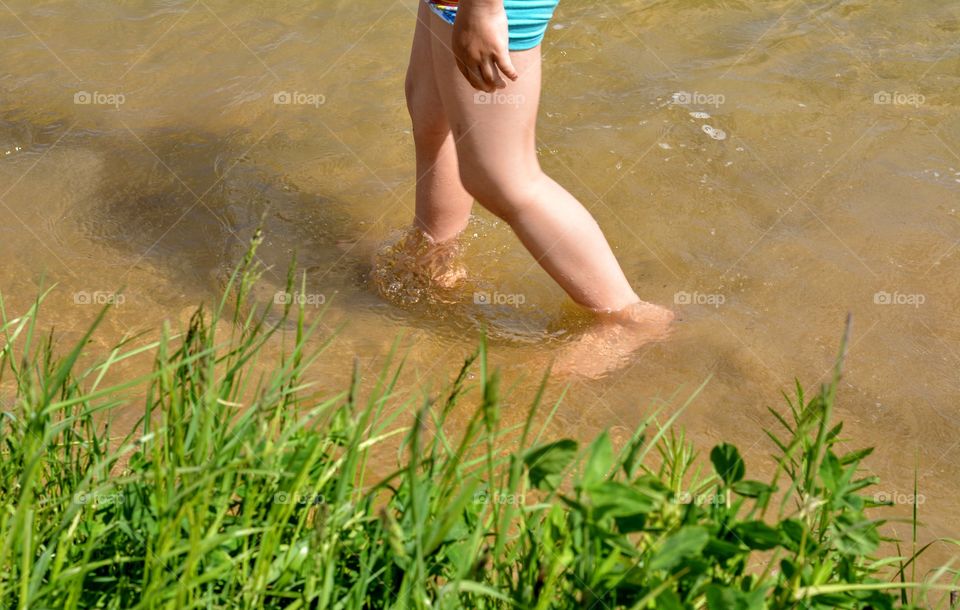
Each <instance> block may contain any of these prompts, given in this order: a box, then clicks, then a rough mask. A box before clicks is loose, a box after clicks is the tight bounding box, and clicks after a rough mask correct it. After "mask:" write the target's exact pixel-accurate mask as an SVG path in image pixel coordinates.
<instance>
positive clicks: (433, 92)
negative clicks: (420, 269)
mask: <svg viewBox="0 0 960 610" xmlns="http://www.w3.org/2000/svg"><path fill="white" fill-rule="evenodd" d="M430 16H431V12H430V9H429V8H427V5H426V3H424V2H420V8H419V10H418V11H417V27H416V30H415V32H414V35H413V48H412V49H411V51H410V65H409V67H408V68H407V80H406V87H405V89H406V96H407V109H408V111H409V112H410V119H411V121H412V122H413V141H414V146H415V148H416V156H417V184H416V212H415V218H414V226H416V227H417V228H418V229H420V230H421V231H423V232H424V233H425V234H426V235H427V236H428V237H429V238H430V239H432V240H433V241H434V242H444V241H447V240H449V239H452V238H454V237H456V236H457V235H458V234H459V233H460V232H461V231H463V229H464V228H465V227H466V226H467V221H468V220H469V219H470V208H471V207H472V206H473V196H472V195H470V194H469V193H468V192H467V191H466V189H464V188H463V185H462V184H461V183H460V172H459V170H458V163H457V150H456V144H455V142H454V139H453V134H452V133H451V131H450V124H449V123H448V122H447V116H446V114H445V113H444V111H443V101H442V100H441V99H440V91H439V90H438V89H437V81H436V78H435V77H434V73H433V55H432V51H431V46H430V45H431V40H430V37H431V36H432V34H431V33H430V25H429V24H430Z"/></svg>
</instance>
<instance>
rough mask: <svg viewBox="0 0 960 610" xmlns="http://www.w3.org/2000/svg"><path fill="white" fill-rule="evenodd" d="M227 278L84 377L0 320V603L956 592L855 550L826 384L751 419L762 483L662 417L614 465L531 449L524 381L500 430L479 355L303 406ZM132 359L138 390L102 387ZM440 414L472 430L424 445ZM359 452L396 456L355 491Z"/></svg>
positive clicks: (391, 373) (481, 601)
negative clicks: (137, 362) (427, 378)
mask: <svg viewBox="0 0 960 610" xmlns="http://www.w3.org/2000/svg"><path fill="white" fill-rule="evenodd" d="M255 246H256V243H255V244H254V248H255ZM252 260H253V250H251V252H250V254H249V255H248V257H247V258H246V259H245V261H244V263H243V265H242V266H241V268H240V269H239V270H238V272H237V273H236V274H235V276H234V278H233V281H232V282H231V285H230V287H229V288H228V290H227V292H226V294H227V295H228V296H225V297H224V298H223V300H222V301H221V302H220V303H219V304H218V305H217V306H216V307H215V308H214V309H213V311H210V312H204V311H203V310H198V312H197V313H196V314H195V315H194V316H193V318H192V319H191V321H190V324H189V327H188V328H187V329H186V330H185V331H184V332H182V333H180V334H176V335H174V334H171V332H170V331H169V330H167V329H163V330H162V331H161V332H160V333H159V338H158V339H157V340H156V341H155V342H152V343H150V344H148V345H141V346H139V347H134V346H133V345H132V344H129V343H127V344H121V345H119V346H117V348H116V349H115V350H113V351H112V352H111V353H110V354H109V355H108V356H107V357H106V358H104V359H102V360H101V361H99V362H97V363H96V364H94V365H92V366H82V365H81V364H79V363H80V362H82V361H84V359H83V358H82V356H83V355H84V350H85V345H86V339H84V340H83V341H81V342H80V343H78V345H77V346H76V347H75V348H73V349H72V350H69V351H66V352H63V350H56V349H54V344H53V341H52V340H51V339H50V335H49V334H44V333H42V332H40V331H39V330H38V317H37V316H38V312H39V308H40V304H41V301H42V299H38V300H37V302H36V304H35V305H34V306H33V307H32V308H31V309H30V310H29V311H27V312H26V313H24V314H23V315H21V316H19V317H17V318H15V319H11V318H9V317H8V315H7V313H6V312H5V311H4V312H3V319H2V335H3V337H4V339H3V343H2V345H3V347H2V351H0V388H15V391H12V399H10V400H7V401H5V403H4V404H3V406H2V410H3V413H2V417H0V443H2V448H0V454H2V455H0V604H2V605H3V607H9V608H154V607H168V608H221V607H250V608H259V607H268V608H366V607H375V608H381V607H383V608H387V607H392V608H458V607H465V608H510V607H515V608H596V609H598V610H602V609H605V608H662V609H672V608H711V609H720V608H723V609H727V608H731V609H737V608H743V609H748V608H749V609H753V608H794V607H797V608H877V609H880V608H891V607H895V606H903V607H928V606H930V605H933V604H935V603H945V602H942V601H941V600H942V599H944V595H945V590H946V589H948V588H950V587H951V585H952V584H955V583H956V579H957V576H956V574H957V573H956V571H954V570H951V569H948V568H944V569H942V570H940V571H939V572H937V573H935V574H932V575H931V576H930V578H929V579H928V580H926V581H925V582H919V583H918V582H908V581H907V576H908V574H912V569H913V567H914V566H915V565H916V564H915V562H914V559H915V557H916V555H917V554H918V553H922V552H923V550H925V549H924V548H921V549H916V548H915V550H914V552H913V554H912V555H911V556H908V557H896V556H886V557H884V556H878V548H880V547H879V545H880V543H881V541H882V540H883V538H882V536H883V534H882V531H883V524H884V522H883V521H882V519H879V520H878V518H877V516H876V515H879V514H882V510H883V509H882V508H880V507H877V508H874V505H875V504H876V503H875V502H873V501H872V500H871V499H870V498H871V496H870V494H869V493H868V492H867V491H866V490H867V489H868V488H869V487H870V486H871V485H873V484H874V483H875V481H874V479H873V478H871V477H862V476H860V475H859V474H858V471H859V465H860V462H861V460H862V459H863V458H864V457H865V456H866V455H867V454H868V453H869V450H861V451H852V452H844V451H841V449H840V444H841V443H840V431H841V426H840V425H839V424H834V423H833V421H832V418H831V416H832V411H833V406H834V404H835V401H836V399H837V397H836V392H837V387H838V380H839V376H840V370H839V365H838V367H837V371H836V373H835V375H834V378H833V380H832V381H831V383H830V384H828V385H826V386H825V387H824V388H823V389H821V390H820V391H819V392H817V393H816V394H815V395H813V396H812V397H807V396H805V395H804V393H803V391H802V389H801V388H800V387H799V386H798V387H797V390H796V395H795V396H793V397H791V398H790V399H789V400H788V402H787V405H786V407H785V408H784V409H782V410H773V411H772V414H773V416H774V418H773V419H772V420H771V421H772V422H773V423H775V424H776V426H777V429H776V430H774V431H771V432H769V433H768V434H769V435H770V438H771V440H772V441H773V442H774V444H775V445H776V448H777V451H778V455H777V467H776V469H775V472H774V473H773V475H772V476H771V477H769V478H768V479H766V480H764V481H759V480H755V479H751V478H749V477H748V476H747V474H748V472H747V468H746V465H745V464H744V461H743V459H742V457H741V456H740V454H739V452H738V451H737V449H736V448H735V447H734V446H733V445H730V444H726V443H724V444H721V445H718V446H717V447H714V448H712V450H711V451H710V452H709V463H707V461H706V460H701V459H699V458H698V455H697V452H696V451H695V448H694V447H693V446H692V445H691V444H690V443H689V442H687V441H686V440H685V438H684V435H683V433H682V431H680V430H678V429H677V428H676V427H675V426H673V420H674V419H675V417H676V415H677V414H678V413H679V411H680V410H679V409H678V410H677V411H676V412H675V413H674V414H672V415H671V416H670V417H669V418H668V419H666V420H665V421H662V423H658V420H657V415H656V414H652V415H651V416H650V417H649V418H648V419H647V420H646V421H645V422H643V423H642V424H641V425H640V426H639V427H638V429H637V430H636V432H635V433H634V434H633V436H632V437H631V438H630V440H629V441H628V442H626V444H625V445H624V446H623V447H619V448H615V447H614V444H613V443H612V442H611V439H610V437H609V436H608V435H607V434H606V433H604V434H601V435H599V436H598V437H597V438H595V439H593V441H592V442H591V443H589V444H588V445H586V446H581V445H580V444H579V443H578V442H577V441H576V440H573V439H549V438H544V437H545V432H544V431H545V430H546V429H548V426H547V423H548V422H549V419H550V416H551V414H552V413H553V411H554V410H555V408H556V405H551V406H543V405H541V404H540V403H541V402H542V396H543V388H544V387H545V386H546V383H547V380H548V377H547V376H545V377H544V380H543V382H542V385H541V391H540V393H539V394H538V398H537V400H535V401H534V404H532V405H531V406H530V410H529V416H528V417H527V418H526V420H525V422H524V423H523V424H522V425H521V426H518V427H504V426H502V425H501V423H500V417H499V408H500V404H501V397H500V394H499V391H500V390H499V383H498V374H497V372H496V371H491V370H489V368H488V366H487V359H486V347H485V345H484V344H483V343H482V342H481V345H480V348H479V350H478V352H477V353H476V354H474V355H472V356H470V357H469V358H467V360H466V362H465V363H464V365H463V368H462V370H461V371H460V374H459V376H458V377H457V378H456V379H455V380H453V381H452V383H451V384H450V386H449V388H447V390H446V391H445V392H444V393H443V394H442V395H441V396H440V397H439V398H436V399H425V400H424V401H423V402H422V403H417V404H414V403H409V402H407V403H402V402H400V401H398V400H397V399H396V395H397V392H396V389H395V384H396V381H397V379H398V376H399V373H400V369H401V367H402V362H398V359H397V358H396V357H393V358H392V361H393V363H392V364H390V363H388V365H387V366H386V367H385V368H384V369H383V372H382V374H381V375H380V376H379V378H377V379H372V380H363V379H361V378H360V376H359V374H355V375H354V381H353V384H352V385H351V387H349V388H346V389H345V391H344V392H343V393H342V394H339V395H335V396H326V397H318V396H317V392H316V390H315V388H314V386H313V384H312V383H311V381H310V379H309V377H308V376H307V375H306V371H307V369H308V367H309V366H310V365H311V363H313V362H314V361H315V360H316V359H317V358H322V357H323V351H322V344H321V342H320V341H319V339H318V337H316V336H315V333H314V329H313V328H312V327H308V326H307V325H306V323H305V320H304V315H303V310H302V308H300V309H295V308H291V307H289V306H287V307H286V308H284V310H283V312H282V315H281V316H280V318H282V319H280V320H279V321H277V320H276V317H277V316H276V315H274V314H270V312H268V311H265V310H259V311H258V310H257V308H255V307H249V306H246V303H247V301H248V295H249V292H250V288H251V286H252V285H253V283H254V282H256V281H257V278H258V270H257V268H256V266H255V265H254V264H252V263H251V261H252ZM287 289H288V290H291V291H292V289H293V280H292V275H291V279H290V280H289V285H288V286H287ZM0 308H2V301H0ZM228 312H245V313H242V314H229V313H228ZM103 315H106V312H104V313H101V316H100V318H98V320H97V322H99V321H100V319H102V317H103ZM224 319H226V320H228V321H230V322H232V324H228V325H224V324H222V323H220V324H218V322H219V321H221V320H224ZM270 320H273V321H272V322H271V321H270ZM288 322H293V327H294V328H293V329H289V327H290V326H291V324H289V323H288ZM95 328H96V324H94V325H93V326H92V327H91V329H90V333H93V332H94V330H95ZM225 328H226V329H227V330H224V329H225ZM282 328H287V329H289V330H281V329H282ZM218 329H219V330H218ZM268 341H269V342H274V343H282V344H284V349H283V350H282V355H281V356H279V357H278V358H277V359H276V361H274V362H267V361H264V360H263V359H261V356H264V354H265V350H263V349H262V347H263V346H264V344H265V343H266V342H268ZM313 345H320V347H316V348H311V347H310V346H313ZM270 353H274V351H273V350H271V352H270ZM145 357H150V358H152V359H153V361H154V366H153V370H152V373H150V374H149V375H144V376H142V377H140V378H135V379H129V380H128V381H126V382H123V383H121V384H119V385H114V386H110V387H105V386H104V379H105V377H106V376H107V374H108V371H110V370H111V368H112V367H114V366H116V365H117V364H118V363H120V362H123V361H124V360H129V359H133V358H145ZM263 371H266V372H263ZM470 379H474V381H469V380H470ZM130 396H140V397H142V400H143V401H144V409H143V417H142V420H141V421H140V423H139V424H138V425H137V426H136V429H134V430H133V431H129V433H127V432H128V431H121V432H122V433H123V434H120V435H117V434H115V433H114V431H112V430H111V429H110V428H109V426H106V425H104V422H105V421H108V420H109V419H110V414H111V413H112V412H114V411H115V410H116V409H117V408H119V407H121V406H123V405H125V404H126V403H127V401H128V400H129V397H130ZM361 396H364V397H365V398H363V399H361ZM125 408H126V409H129V404H126V407H125ZM454 409H458V410H460V411H461V412H462V411H463V410H471V409H472V411H467V412H472V413H473V416H472V418H471V419H469V422H468V423H467V424H466V425H465V426H464V425H460V426H457V430H456V433H448V429H450V428H452V426H450V425H448V423H447V420H448V417H449V415H450V414H451V412H453V410H454ZM378 445H380V446H383V447H392V448H394V449H395V451H394V452H393V453H392V454H391V455H397V456H398V458H397V462H396V463H395V464H383V463H378V464H377V468H376V470H377V471H379V472H386V473H392V474H388V475H387V476H384V477H379V478H376V479H371V475H370V474H369V473H370V472H371V470H372V469H371V468H369V461H370V459H371V451H372V450H373V449H376V448H378V447H377V446H378ZM384 454H388V452H387V451H379V452H378V455H384ZM381 461H382V458H381ZM701 466H704V468H702V469H701ZM868 509H870V510H869V512H868ZM914 547H916V543H915V541H914ZM911 578H913V576H911Z"/></svg>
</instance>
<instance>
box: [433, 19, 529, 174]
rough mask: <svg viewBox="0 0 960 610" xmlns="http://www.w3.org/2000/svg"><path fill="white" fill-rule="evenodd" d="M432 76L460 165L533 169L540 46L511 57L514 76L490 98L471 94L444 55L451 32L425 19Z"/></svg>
mask: <svg viewBox="0 0 960 610" xmlns="http://www.w3.org/2000/svg"><path fill="white" fill-rule="evenodd" d="M430 30H431V32H432V34H433V40H432V41H431V51H432V56H433V74H434V79H435V81H436V83H437V89H438V90H439V94H440V99H441V100H442V102H443V109H444V112H445V114H446V116H447V121H448V122H449V124H450V127H451V129H452V130H453V137H454V140H455V141H456V143H457V153H458V154H459V155H460V158H461V168H462V167H463V164H464V163H473V164H480V165H482V166H484V167H491V168H495V167H512V168H514V169H515V170H530V171H535V170H538V169H539V165H538V164H537V160H536V123H537V108H538V105H539V103H540V47H539V46H537V47H535V48H533V49H530V50H527V51H519V52H511V53H510V58H511V59H512V60H513V64H514V66H515V67H516V69H517V72H518V73H519V75H520V77H519V78H518V79H517V80H516V81H510V80H509V79H506V78H505V79H504V80H505V81H506V83H507V86H506V88H504V89H498V90H497V91H496V92H494V93H485V92H482V91H477V90H476V89H474V88H473V87H472V86H471V85H470V83H469V82H467V79H465V78H464V77H463V75H462V74H460V70H459V69H458V68H457V64H456V59H455V58H454V56H453V52H452V51H451V50H450V40H451V36H452V33H453V28H452V27H451V26H450V25H449V24H447V23H446V22H445V21H443V19H441V18H440V17H439V16H437V15H435V14H433V13H432V12H431V14H430Z"/></svg>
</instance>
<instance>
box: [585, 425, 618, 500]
mask: <svg viewBox="0 0 960 610" xmlns="http://www.w3.org/2000/svg"><path fill="white" fill-rule="evenodd" d="M612 466H613V444H612V443H611V442H610V435H609V434H608V433H607V431H606V430H604V431H603V432H602V433H601V434H600V436H598V437H597V438H596V440H595V441H593V443H592V444H591V445H590V455H589V457H588V458H587V465H586V467H585V468H584V470H583V478H582V479H581V482H580V484H581V486H582V487H584V488H589V487H591V486H593V485H596V484H598V483H600V482H602V481H603V480H604V479H605V478H606V476H607V473H608V472H610V468H611V467H612Z"/></svg>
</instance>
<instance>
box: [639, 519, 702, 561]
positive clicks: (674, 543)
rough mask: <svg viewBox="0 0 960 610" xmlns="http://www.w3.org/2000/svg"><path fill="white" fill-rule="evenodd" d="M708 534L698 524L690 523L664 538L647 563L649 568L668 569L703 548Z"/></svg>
mask: <svg viewBox="0 0 960 610" xmlns="http://www.w3.org/2000/svg"><path fill="white" fill-rule="evenodd" d="M709 539H710V535H709V534H708V533H707V529H706V528H704V527H702V526H699V525H690V526H686V527H683V528H681V529H680V531H678V532H677V533H675V534H673V535H671V536H669V537H668V538H667V539H666V540H664V542H663V544H662V545H661V546H660V549H659V550H658V551H657V552H656V553H654V555H653V558H652V559H651V560H650V563H649V564H648V566H649V568H650V569H651V570H669V569H671V568H673V567H674V566H676V565H677V564H679V563H680V562H681V561H683V560H684V559H686V558H688V557H693V556H694V555H697V554H698V553H700V551H702V550H703V547H704V546H706V544H707V540H709Z"/></svg>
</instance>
